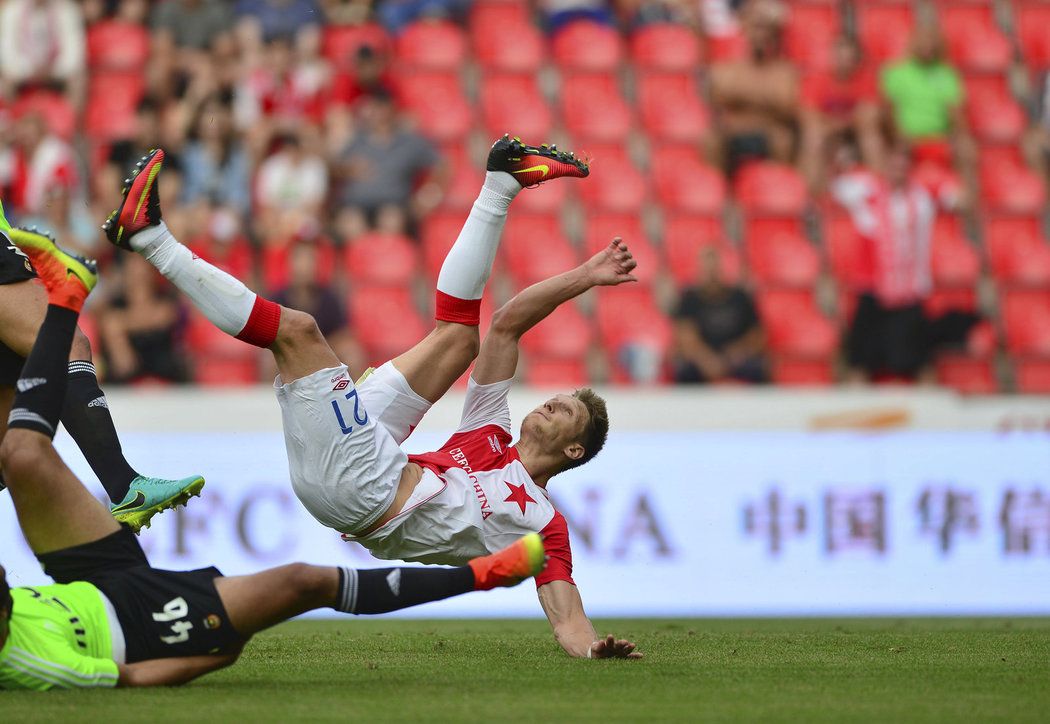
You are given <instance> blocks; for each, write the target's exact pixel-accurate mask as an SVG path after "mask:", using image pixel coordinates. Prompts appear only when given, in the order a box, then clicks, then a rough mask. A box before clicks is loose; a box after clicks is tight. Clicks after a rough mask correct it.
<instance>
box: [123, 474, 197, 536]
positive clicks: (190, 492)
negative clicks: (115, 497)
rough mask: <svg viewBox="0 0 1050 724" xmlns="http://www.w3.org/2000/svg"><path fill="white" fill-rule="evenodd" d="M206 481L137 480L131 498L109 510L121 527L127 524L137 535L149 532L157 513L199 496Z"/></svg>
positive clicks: (128, 495)
mask: <svg viewBox="0 0 1050 724" xmlns="http://www.w3.org/2000/svg"><path fill="white" fill-rule="evenodd" d="M203 488H204V478H202V477H201V476H200V475H192V476H190V477H188V478H183V479H182V480H164V479H163V478H146V477H143V476H141V475H140V476H138V477H137V478H135V479H134V480H132V481H131V485H130V486H129V487H128V494H127V495H126V496H124V500H122V501H120V502H119V503H117V504H116V505H114V506H113V507H112V508H111V509H110V513H112V514H113V517H114V518H116V520H117V522H118V523H126V524H127V525H129V526H130V527H131V529H132V530H133V531H134V532H135V533H139V532H140V531H141V530H142V529H143V528H149V526H150V520H151V519H152V518H153V516H155V515H156V514H157V513H160V512H162V511H165V510H170V509H172V508H177V507H178V506H180V505H185V504H186V503H187V502H189V499H190V498H192V497H194V496H197V495H200V494H201V490H202V489H203Z"/></svg>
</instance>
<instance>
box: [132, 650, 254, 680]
mask: <svg viewBox="0 0 1050 724" xmlns="http://www.w3.org/2000/svg"><path fill="white" fill-rule="evenodd" d="M240 655H241V652H240V651H236V652H234V653H230V654H218V655H215V656H184V657H181V658H173V659H151V660H150V661H138V662H136V663H134V664H121V665H120V666H118V670H119V677H118V679H117V686H121V687H130V686H179V685H181V684H186V683H188V682H190V681H193V680H194V679H196V678H197V677H200V676H204V675H205V674H210V673H211V672H213V671H218V670H219V669H224V668H226V667H227V666H230V665H231V664H233V663H234V662H235V661H237V657H238V656H240Z"/></svg>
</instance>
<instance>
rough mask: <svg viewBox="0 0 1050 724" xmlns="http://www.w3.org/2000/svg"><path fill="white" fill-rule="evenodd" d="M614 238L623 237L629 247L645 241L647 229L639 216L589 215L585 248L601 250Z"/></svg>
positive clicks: (628, 214) (616, 214) (625, 214)
mask: <svg viewBox="0 0 1050 724" xmlns="http://www.w3.org/2000/svg"><path fill="white" fill-rule="evenodd" d="M614 236H619V237H622V238H623V240H624V241H625V242H627V244H628V245H630V244H633V243H635V242H636V241H642V240H644V239H645V228H644V227H643V226H642V220H641V218H640V217H639V216H638V214H630V213H608V212H606V213H592V214H588V215H587V230H586V233H585V238H586V241H585V242H584V247H585V248H587V249H591V248H594V249H600V248H602V247H603V246H605V245H606V244H608V243H609V242H610V241H612V239H613V237H614Z"/></svg>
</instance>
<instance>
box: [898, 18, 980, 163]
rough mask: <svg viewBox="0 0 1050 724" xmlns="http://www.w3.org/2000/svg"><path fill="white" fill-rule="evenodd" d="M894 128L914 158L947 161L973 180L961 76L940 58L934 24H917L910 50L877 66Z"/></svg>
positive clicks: (939, 39)
mask: <svg viewBox="0 0 1050 724" xmlns="http://www.w3.org/2000/svg"><path fill="white" fill-rule="evenodd" d="M880 85H881V89H882V94H883V96H884V97H885V98H886V100H887V101H888V102H889V104H890V106H891V110H892V117H893V121H894V125H895V128H896V132H897V133H898V134H899V135H901V136H903V137H904V138H905V139H907V140H908V141H909V142H911V143H912V146H913V148H914V152H915V160H916V161H918V162H920V163H921V162H923V161H932V162H935V163H939V164H941V165H944V166H951V164H952V161H954V164H955V166H956V168H958V170H959V171H960V172H961V173H962V174H963V176H964V177H965V178H966V180H967V182H972V181H973V167H974V161H975V155H976V151H975V149H974V146H973V142H972V140H971V139H970V137H969V134H968V132H967V129H966V122H965V118H964V117H963V112H962V111H963V98H964V90H963V82H962V78H961V77H960V76H959V73H958V71H956V70H955V68H953V67H952V66H951V65H950V64H949V63H948V62H947V61H946V60H945V59H944V39H943V38H942V36H941V33H940V30H939V29H938V28H937V26H936V25H933V24H923V25H920V26H918V27H917V28H916V29H915V34H914V35H913V36H912V42H911V53H910V55H909V56H908V57H906V58H903V59H901V60H900V61H898V62H896V63H893V64H891V65H889V66H887V67H886V68H885V70H883V72H882V78H881V81H880Z"/></svg>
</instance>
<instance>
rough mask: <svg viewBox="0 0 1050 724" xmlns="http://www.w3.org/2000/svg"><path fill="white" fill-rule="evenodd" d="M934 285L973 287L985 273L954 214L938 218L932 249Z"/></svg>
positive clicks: (931, 260)
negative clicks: (982, 271)
mask: <svg viewBox="0 0 1050 724" xmlns="http://www.w3.org/2000/svg"><path fill="white" fill-rule="evenodd" d="M930 266H931V268H932V272H933V281H934V284H936V285H937V286H940V287H973V286H974V285H976V284H977V280H978V277H979V276H980V274H981V259H980V257H978V256H977V251H976V250H975V249H974V248H973V245H972V244H970V242H969V241H967V240H966V238H965V237H963V236H962V234H961V233H960V232H959V230H958V225H957V223H956V220H955V219H954V218H951V217H947V218H944V219H938V223H937V225H936V226H935V227H934V232H933V239H932V241H931V249H930Z"/></svg>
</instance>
